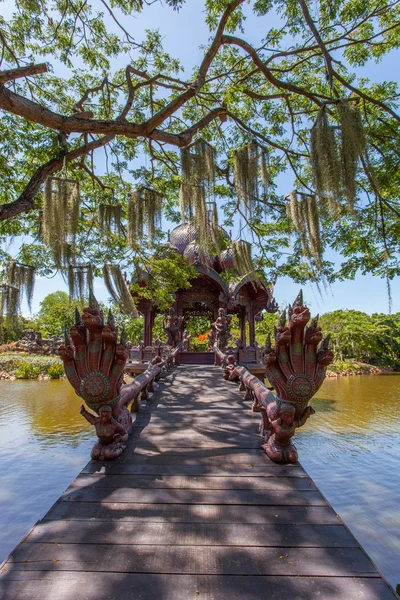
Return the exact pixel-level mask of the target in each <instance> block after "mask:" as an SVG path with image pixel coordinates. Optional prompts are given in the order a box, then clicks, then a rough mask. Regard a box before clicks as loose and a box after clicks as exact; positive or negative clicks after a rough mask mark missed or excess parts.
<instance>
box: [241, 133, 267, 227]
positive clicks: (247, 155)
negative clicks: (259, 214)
mask: <svg viewBox="0 0 400 600" xmlns="http://www.w3.org/2000/svg"><path fill="white" fill-rule="evenodd" d="M234 171H235V190H236V194H237V196H238V199H239V202H240V205H241V208H242V210H243V212H244V213H245V214H246V215H249V216H251V215H252V213H253V210H254V207H255V205H256V203H257V201H258V200H260V199H264V201H265V200H266V199H267V197H268V187H269V179H270V174H269V164H268V153H267V151H266V150H265V148H263V147H262V146H260V145H259V144H258V143H257V142H256V141H255V140H252V141H251V142H250V143H249V144H247V145H246V146H243V147H242V148H239V149H238V150H235V155H234ZM260 182H261V185H260ZM260 188H262V194H261V195H260Z"/></svg>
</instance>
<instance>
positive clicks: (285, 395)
mask: <svg viewBox="0 0 400 600" xmlns="http://www.w3.org/2000/svg"><path fill="white" fill-rule="evenodd" d="M288 315H289V322H288V324H286V312H285V311H284V312H283V313H282V315H281V317H280V319H279V324H278V327H277V328H275V348H272V346H271V339H270V338H268V339H267V342H266V345H265V349H264V352H263V357H262V358H263V362H264V363H265V365H266V367H267V369H266V375H267V377H268V379H269V381H270V383H271V385H272V386H273V388H274V389H275V390H276V392H277V397H275V401H272V402H269V403H268V404H267V406H266V407H265V408H264V412H263V419H264V423H263V431H264V434H265V437H266V442H267V443H266V444H265V446H264V449H265V451H266V453H267V454H268V456H269V457H270V458H271V459H272V460H274V461H276V462H296V460H297V451H296V448H295V446H294V445H293V444H292V442H291V438H292V436H293V435H294V432H295V429H296V428H297V427H301V426H302V425H304V423H305V422H306V420H307V419H308V417H309V416H310V415H311V414H314V410H313V409H312V408H311V407H308V406H307V405H308V402H309V401H310V400H311V398H312V397H313V396H314V394H315V393H316V392H317V391H318V389H319V388H320V387H321V385H322V382H323V380H324V379H325V371H326V367H327V365H328V364H329V363H331V362H332V360H333V354H332V352H331V351H330V350H329V337H328V338H326V339H325V340H324V341H323V342H322V343H321V345H320V347H319V349H317V346H318V344H319V343H320V342H321V340H322V331H321V328H320V327H319V326H318V316H316V317H314V319H312V321H311V323H310V325H309V327H308V328H307V329H306V330H305V327H306V324H307V323H308V321H309V320H310V311H309V310H308V308H307V307H306V306H304V302H303V294H302V292H300V293H299V295H298V296H297V298H296V300H295V301H294V303H293V306H289V309H288Z"/></svg>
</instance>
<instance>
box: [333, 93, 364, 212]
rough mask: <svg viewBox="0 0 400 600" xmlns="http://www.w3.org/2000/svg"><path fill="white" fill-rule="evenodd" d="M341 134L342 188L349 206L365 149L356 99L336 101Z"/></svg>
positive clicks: (351, 206) (352, 201)
mask: <svg viewBox="0 0 400 600" xmlns="http://www.w3.org/2000/svg"><path fill="white" fill-rule="evenodd" d="M337 106H338V112H339V121H340V135H341V149H340V155H341V165H342V178H343V188H344V191H345V194H346V198H347V202H348V204H349V206H350V208H353V204H354V198H355V195H356V191H357V184H356V174H357V167H358V163H359V160H360V158H361V156H362V154H363V152H364V150H365V134H364V128H363V124H362V119H361V113H360V109H359V108H358V102H357V101H348V100H341V101H340V102H338V105H337Z"/></svg>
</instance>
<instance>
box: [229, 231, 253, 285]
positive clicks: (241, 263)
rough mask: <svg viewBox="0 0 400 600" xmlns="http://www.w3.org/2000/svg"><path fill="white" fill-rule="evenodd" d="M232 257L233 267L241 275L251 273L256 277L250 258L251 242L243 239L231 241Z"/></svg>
mask: <svg viewBox="0 0 400 600" xmlns="http://www.w3.org/2000/svg"><path fill="white" fill-rule="evenodd" d="M232 258H233V264H234V267H235V269H236V271H237V273H238V275H240V276H241V277H244V276H245V275H252V276H253V277H254V279H257V273H256V270H255V268H254V264H253V261H252V259H251V244H250V243H249V242H245V241H244V240H237V241H236V242H232Z"/></svg>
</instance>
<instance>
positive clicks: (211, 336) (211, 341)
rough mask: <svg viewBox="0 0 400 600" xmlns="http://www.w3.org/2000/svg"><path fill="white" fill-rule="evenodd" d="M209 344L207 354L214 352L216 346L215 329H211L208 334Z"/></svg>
mask: <svg viewBox="0 0 400 600" xmlns="http://www.w3.org/2000/svg"><path fill="white" fill-rule="evenodd" d="M207 342H208V346H207V352H212V351H213V350H214V344H215V331H214V329H211V331H210V333H209V334H208V338H207Z"/></svg>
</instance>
